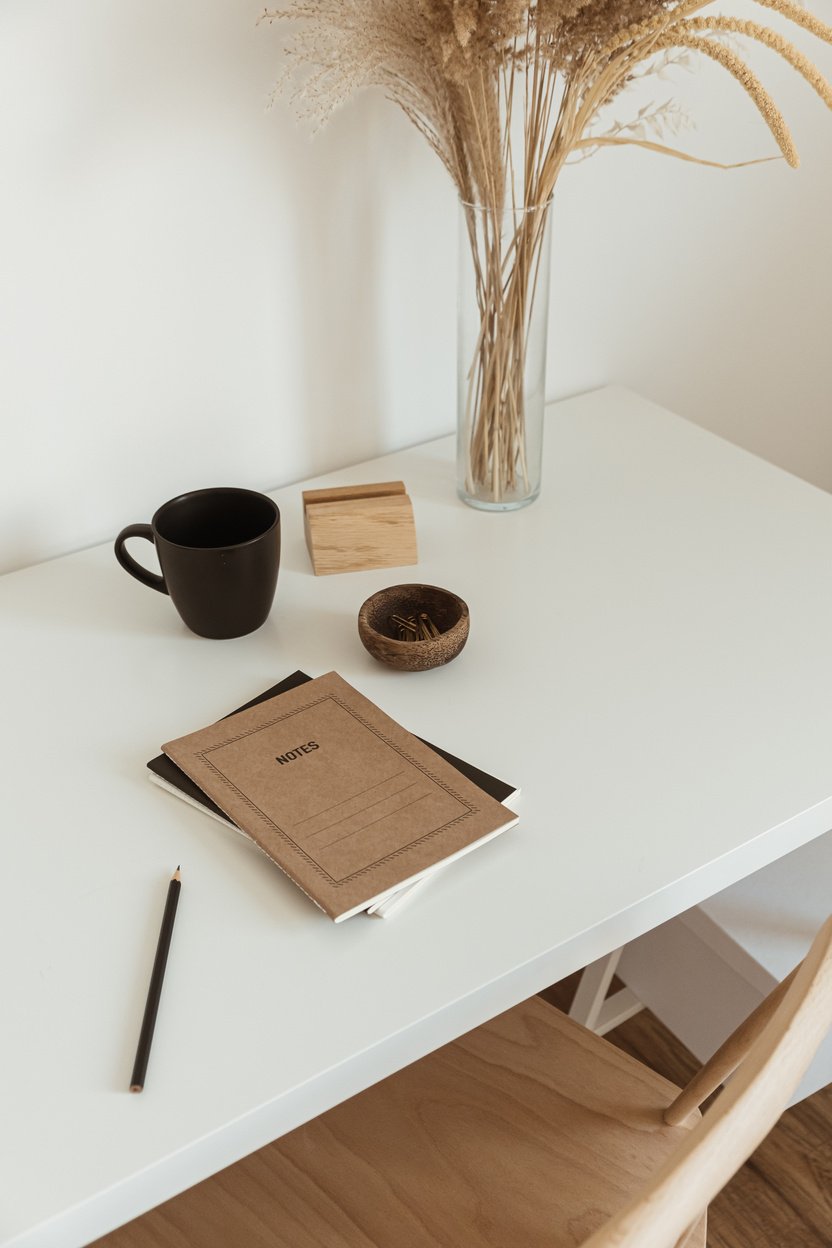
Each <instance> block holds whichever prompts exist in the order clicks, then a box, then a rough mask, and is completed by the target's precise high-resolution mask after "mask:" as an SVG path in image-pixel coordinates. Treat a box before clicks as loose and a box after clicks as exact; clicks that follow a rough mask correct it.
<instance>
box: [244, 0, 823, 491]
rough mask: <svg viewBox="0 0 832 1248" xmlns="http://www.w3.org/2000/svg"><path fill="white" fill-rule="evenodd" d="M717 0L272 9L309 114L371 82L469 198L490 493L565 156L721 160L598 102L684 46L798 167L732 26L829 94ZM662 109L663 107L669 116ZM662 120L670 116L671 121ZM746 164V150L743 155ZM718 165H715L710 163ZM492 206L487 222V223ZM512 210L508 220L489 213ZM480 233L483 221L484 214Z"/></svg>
mask: <svg viewBox="0 0 832 1248" xmlns="http://www.w3.org/2000/svg"><path fill="white" fill-rule="evenodd" d="M757 3H758V4H759V5H760V6H761V7H763V8H767V9H770V10H773V11H774V12H776V13H777V14H779V15H780V16H781V17H782V18H785V19H786V20H787V21H788V22H790V23H792V24H793V25H795V26H797V27H800V28H801V29H802V30H805V31H807V32H808V33H810V34H811V35H813V36H815V37H816V38H818V39H821V40H823V41H825V42H827V43H832V27H830V26H829V25H827V24H826V23H824V22H823V21H821V20H820V19H819V18H818V17H816V16H815V15H814V14H812V13H810V12H809V11H808V10H806V9H804V8H802V7H801V6H800V5H799V4H798V3H795V0H757ZM712 4H713V0H285V4H284V7H283V8H281V9H279V10H267V11H266V13H265V14H264V17H265V18H267V19H268V20H280V21H289V22H290V23H291V27H290V32H289V35H288V38H287V42H286V53H287V70H288V74H287V76H288V78H289V79H290V80H291V82H292V84H293V87H292V89H293V91H294V98H295V100H296V103H297V105H298V107H299V109H300V110H301V111H302V112H304V113H305V114H306V115H308V116H310V117H311V118H312V119H313V120H314V121H315V122H316V123H318V124H321V123H323V122H324V121H325V120H326V118H327V117H328V116H329V115H330V114H331V113H332V111H333V110H334V109H336V108H338V107H339V106H340V105H341V104H343V103H344V102H345V101H346V100H347V99H348V98H349V97H350V96H351V95H352V94H353V93H354V92H356V91H358V90H360V89H362V88H364V87H378V88H380V89H381V90H382V91H384V92H385V94H386V95H387V96H388V98H389V99H390V100H392V101H393V102H394V103H395V104H397V105H398V106H399V107H400V108H401V109H402V110H403V111H404V112H405V114H406V115H407V116H408V117H409V118H410V120H411V121H412V122H413V124H414V125H415V126H416V127H417V129H418V130H419V131H420V132H421V133H422V134H423V135H424V137H425V138H426V139H427V141H428V143H429V144H430V145H431V147H432V148H433V150H434V151H435V152H436V154H437V156H439V158H440V160H441V161H442V163H443V164H444V165H445V167H446V169H447V170H448V172H449V174H450V175H451V177H452V179H453V181H454V183H455V185H456V188H457V191H458V192H459V196H460V199H461V201H462V202H463V204H470V205H476V206H477V208H476V209H472V210H471V212H470V220H469V237H470V241H471V247H472V254H473V256H474V262H475V272H476V297H477V301H478V307H479V313H480V316H481V318H482V332H481V334H480V337H479V341H478V346H477V357H476V358H475V360H474V361H473V363H472V367H471V371H470V374H469V378H470V387H469V403H468V407H469V428H470V478H471V486H472V488H473V489H479V490H480V491H484V492H486V493H488V495H489V497H492V498H493V501H494V502H499V501H500V499H501V498H503V497H505V496H506V495H507V494H509V493H511V492H512V491H516V490H517V489H518V488H521V489H522V485H523V482H524V479H525V478H526V475H527V469H526V464H525V442H524V413H523V363H524V359H525V336H526V333H527V328H528V316H529V310H530V306H531V302H532V300H533V296H534V283H535V276H536V273H537V266H538V263H539V257H540V247H541V242H542V236H543V230H544V228H545V221H546V215H547V213H546V209H547V206H548V204H549V201H550V199H551V196H552V192H553V190H554V187H555V183H556V182H557V179H558V176H559V174H560V172H561V170H562V168H563V166H564V164H565V163H566V161H567V160H568V159H569V157H570V155H573V154H576V153H577V154H578V155H583V154H587V153H589V152H591V151H594V150H598V149H600V148H602V147H606V146H627V145H629V146H636V147H641V148H643V149H647V150H650V151H654V152H659V153H661V154H665V155H670V156H675V157H678V158H681V159H683V160H695V161H697V163H701V164H710V165H716V164H717V162H714V161H706V160H704V159H700V158H697V157H693V156H689V155H687V154H686V153H684V152H680V151H679V150H678V149H676V148H675V147H672V146H669V145H667V144H665V143H662V142H658V141H657V138H658V137H660V134H658V135H657V137H655V138H648V137H647V134H646V131H647V128H648V127H647V126H646V125H644V124H642V125H639V124H638V123H639V122H644V120H645V118H647V117H648V116H649V117H650V118H652V122H651V125H650V127H649V128H650V130H651V133H653V134H656V132H657V131H660V129H661V126H660V123H661V120H662V112H661V110H656V111H654V113H651V114H645V113H643V112H642V114H641V116H640V117H639V118H636V119H635V122H634V123H633V124H631V125H626V124H625V125H616V126H614V127H613V129H612V131H610V130H607V131H606V132H603V133H600V134H597V133H594V132H593V126H594V125H595V124H596V123H597V121H598V118H599V114H602V113H603V110H604V109H605V108H606V107H607V106H608V105H609V104H610V103H611V102H612V101H613V100H615V99H616V98H617V97H618V96H619V95H620V94H621V93H622V92H623V91H624V90H625V89H626V88H627V87H628V86H629V85H630V84H632V83H633V82H634V81H635V80H636V79H637V78H640V77H643V76H644V74H645V72H648V73H649V72H653V71H657V70H660V69H661V68H662V67H663V66H664V65H666V64H667V63H668V61H672V60H673V59H674V58H676V57H678V55H679V53H680V52H681V53H692V54H694V55H696V54H699V55H701V56H704V57H707V58H709V59H710V60H711V61H713V62H715V63H716V64H717V65H720V66H721V67H722V68H723V69H725V70H726V71H727V73H728V74H730V75H731V77H732V78H733V79H734V80H735V81H736V82H737V83H738V84H739V85H740V86H741V87H742V88H743V90H744V91H745V92H746V94H747V95H748V97H749V98H750V100H751V101H752V103H753V104H754V105H755V107H756V108H757V109H758V111H759V113H760V115H761V116H762V118H763V120H764V122H765V124H766V125H767V126H768V129H769V131H770V132H771V134H772V136H773V138H774V140H775V142H776V144H777V147H778V149H779V152H780V154H781V155H782V156H783V157H784V159H785V160H786V161H787V163H788V164H789V165H790V166H792V167H796V166H797V165H798V163H799V159H798V154H797V150H796V148H795V144H794V141H793V139H792V136H791V133H790V131H789V128H788V125H787V124H786V121H785V119H784V117H783V115H782V113H781V111H780V109H779V108H778V106H777V104H776V103H775V102H774V100H773V99H772V97H771V96H770V95H769V93H768V92H767V90H766V89H765V87H764V86H763V84H762V82H761V81H760V79H759V78H758V77H757V75H756V74H755V73H754V72H753V71H752V70H751V69H750V67H749V66H748V64H747V63H746V62H745V61H744V60H743V57H742V56H741V55H740V53H739V52H738V51H736V50H735V49H734V46H733V45H731V46H729V44H728V43H727V42H726V36H730V37H731V39H733V38H734V37H737V38H738V39H739V40H743V39H747V40H749V41H752V42H754V43H759V44H762V45H764V46H765V47H767V48H768V49H770V50H771V51H772V52H774V53H776V54H777V55H779V56H780V57H782V59H783V60H785V61H786V62H787V63H788V64H789V65H791V66H792V67H793V68H794V69H795V70H796V71H797V72H798V73H799V74H800V75H802V77H803V78H804V79H805V80H806V81H807V83H808V84H809V85H810V86H811V87H812V88H813V89H814V90H815V91H816V92H817V94H818V95H819V97H820V98H821V99H822V100H823V101H824V102H825V103H826V104H827V105H828V106H829V107H832V87H830V84H829V83H828V82H827V81H826V79H825V78H824V77H823V75H822V74H821V73H820V71H819V70H818V69H817V67H816V66H815V65H814V64H813V63H812V62H811V61H810V60H809V58H808V57H807V56H806V55H805V54H804V53H803V52H801V51H800V50H799V49H798V48H796V47H795V46H794V45H793V44H792V43H791V42H790V41H789V40H788V39H787V38H786V37H785V36H784V35H783V34H781V33H780V32H778V31H775V30H773V29H771V28H769V27H767V26H765V25H762V24H760V23H758V22H754V21H746V20H742V19H739V18H734V17H730V16H727V15H722V14H713V15H712V14H711V12H710V10H711V8H712ZM672 115H673V114H672V110H671V111H668V112H667V114H666V116H667V118H669V117H671V116H672ZM671 128H672V127H671ZM745 163H753V162H745ZM720 167H723V168H724V167H726V166H720ZM481 209H485V210H487V213H489V214H491V215H492V219H493V222H494V223H495V224H493V225H492V227H490V228H489V227H488V226H485V227H484V226H483V222H484V221H487V216H486V215H485V214H484V213H483V212H482V211H480V210H481ZM508 210H512V211H513V212H515V213H517V214H518V215H517V217H516V220H517V222H518V224H517V226H516V232H515V234H514V236H513V237H512V238H510V239H509V240H508V242H507V243H504V242H502V241H501V235H500V231H499V228H498V226H497V225H496V222H497V221H498V220H500V219H501V218H502V216H503V214H504V213H505V212H506V211H508ZM484 228H485V230H486V236H483V229H484Z"/></svg>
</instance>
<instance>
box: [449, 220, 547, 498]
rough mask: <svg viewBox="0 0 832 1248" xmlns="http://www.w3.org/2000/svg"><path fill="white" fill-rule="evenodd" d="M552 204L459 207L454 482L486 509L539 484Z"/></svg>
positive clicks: (531, 494)
mask: <svg viewBox="0 0 832 1248" xmlns="http://www.w3.org/2000/svg"><path fill="white" fill-rule="evenodd" d="M550 213H551V207H550V204H549V203H547V204H545V205H543V206H542V207H539V208H507V209H505V210H504V211H501V212H495V211H494V210H493V209H491V208H486V207H483V206H482V205H479V204H466V203H462V202H460V206H459V313H458V343H457V350H458V365H457V366H458V373H459V376H458V416H457V491H458V493H459V496H460V498H461V499H462V500H463V501H464V502H466V503H469V504H470V506H472V507H479V508H481V509H482V510H485V511H512V510H515V509H516V508H518V507H525V506H527V505H528V504H529V503H532V502H534V500H535V499H536V498H537V496H538V494H539V493H540V473H541V458H542V454H543V408H544V403H545V398H546V330H547V323H548V317H549V253H550V233H551V231H550V229H549V228H548V226H549V216H550Z"/></svg>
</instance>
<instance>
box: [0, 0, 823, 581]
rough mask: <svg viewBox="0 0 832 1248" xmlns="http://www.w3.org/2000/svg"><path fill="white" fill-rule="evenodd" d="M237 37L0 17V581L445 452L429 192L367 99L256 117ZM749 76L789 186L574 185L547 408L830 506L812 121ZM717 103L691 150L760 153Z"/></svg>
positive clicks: (444, 390) (744, 179) (808, 112)
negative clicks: (328, 109)
mask: <svg viewBox="0 0 832 1248" xmlns="http://www.w3.org/2000/svg"><path fill="white" fill-rule="evenodd" d="M743 2H744V3H745V7H746V8H748V7H749V0H743ZM814 4H815V7H816V8H817V9H818V11H821V10H823V11H824V12H825V15H826V16H827V17H830V16H832V7H831V6H830V3H829V0H814ZM720 7H727V6H720ZM261 9H262V4H261V3H260V2H259V0H257V2H255V0H244V2H242V3H241V2H240V0H237V2H236V3H232V2H231V0H173V2H171V0H119V3H116V4H114V3H112V0H3V2H2V4H1V5H0V169H1V170H2V193H1V194H0V421H1V422H2V448H3V453H2V466H0V489H2V494H0V569H10V568H14V567H17V566H20V565H22V564H25V563H28V562H31V561H34V560H39V559H43V558H47V557H49V556H51V555H54V554H56V553H59V552H62V551H65V550H70V549H73V548H77V547H79V546H82V545H85V544H89V543H91V542H95V541H99V540H104V539H106V538H110V537H111V536H112V535H113V534H114V533H115V532H116V531H117V530H118V529H119V528H120V527H121V526H122V525H123V524H126V523H128V522H131V521H134V520H143V519H149V517H150V514H151V512H152V510H153V508H154V506H155V505H156V504H158V503H159V502H161V501H163V500H164V499H165V498H168V497H170V496H171V495H172V494H174V493H176V492H177V491H179V490H182V489H188V488H195V487H199V486H202V485H208V484H212V483H221V482H226V483H235V484H240V485H250V486H253V487H255V488H271V487H274V486H276V485H279V484H282V483H285V482H287V481H291V480H295V479H298V478H301V477H303V476H306V475H309V474H311V473H312V472H315V471H322V470H324V469H325V468H328V467H335V466H338V465H342V464H347V463H350V462H354V461H358V460H360V459H362V458H365V457H367V456H369V455H372V454H374V453H379V452H381V451H383V450H387V449H392V448H395V447H398V446H402V445H406V444H408V443H412V442H418V441H422V440H424V439H426V438H429V437H432V436H436V435H438V434H440V433H443V432H445V431H448V430H450V429H451V427H452V424H453V420H454V393H455V385H454V377H455V362H454V342H455V301H456V279H455V247H456V215H455V203H454V194H453V191H452V188H451V186H450V183H449V181H448V180H447V178H446V175H445V173H444V171H443V170H442V169H441V168H440V167H439V166H438V164H437V162H436V160H435V158H434V157H433V155H432V154H431V153H430V152H429V151H428V150H427V148H426V146H425V145H424V143H423V142H422V140H421V139H420V138H419V136H418V135H416V134H415V132H413V131H412V129H411V128H410V127H409V125H408V124H407V123H406V122H405V121H404V119H403V118H401V117H400V116H399V115H398V114H397V113H396V112H395V111H394V110H393V109H392V108H391V107H390V106H389V105H387V104H386V103H385V102H384V101H383V100H380V99H377V98H372V97H365V98H362V99H361V100H359V101H357V102H355V103H354V104H353V105H351V106H350V107H349V108H348V109H347V110H345V111H343V112H342V113H340V114H339V115H338V116H337V117H336V118H335V119H334V121H333V122H332V123H331V125H330V126H329V128H328V129H327V130H326V131H324V132H323V133H322V134H320V135H318V136H317V137H315V138H314V139H311V138H310V136H309V134H308V132H307V131H306V130H304V129H303V128H302V127H301V126H299V125H298V124H297V123H296V121H295V119H294V117H293V115H292V113H291V111H290V109H289V107H288V106H287V105H286V104H285V103H284V102H278V103H277V105H276V106H275V107H273V108H272V109H271V110H269V109H268V108H267V103H268V97H269V92H270V89H271V86H272V83H273V81H274V79H275V77H276V75H277V72H278V66H279V46H280V41H281V31H280V29H279V28H277V27H269V26H266V25H259V26H258V25H257V24H256V19H257V16H258V14H259V12H260V11H261ZM734 11H737V10H736V9H735V10H734ZM757 12H758V15H759V12H760V11H759V10H758V11H757ZM766 16H770V15H768V14H766ZM801 42H802V44H803V46H804V47H807V48H808V49H812V41H811V40H810V39H808V38H807V37H804V38H803V39H802V40H801ZM830 52H832V50H830V49H829V48H823V49H822V50H821V51H820V53H819V57H818V59H819V60H820V62H821V63H822V64H823V65H824V66H825V68H826V71H827V73H829V72H832V55H830ZM755 63H756V64H757V65H758V66H759V67H760V69H761V70H762V71H764V72H765V75H766V80H767V82H768V83H769V84H770V85H771V87H772V90H773V92H774V94H775V95H776V97H777V98H778V99H779V100H780V101H781V103H783V105H784V106H785V107H786V111H787V112H788V115H789V118H790V120H791V121H792V122H793V128H794V131H795V134H796V138H797V140H798V145H799V147H800V149H801V153H802V155H803V158H804V165H803V168H802V169H801V170H800V171H799V172H798V173H791V172H790V171H789V170H788V169H787V168H786V167H785V165H784V164H783V163H782V162H776V163H772V164H767V165H762V166H758V167H755V168H752V169H748V170H741V171H737V172H733V173H723V172H718V171H715V170H708V169H702V168H698V167H696V166H693V165H685V164H682V163H679V162H675V161H667V160H663V159H662V158H660V157H657V156H652V155H647V154H643V153H638V152H635V151H633V150H629V151H626V152H610V153H606V154H603V155H601V156H599V157H596V158H593V159H592V160H590V161H587V162H585V163H582V164H581V165H579V166H578V167H576V168H575V169H572V170H569V171H567V173H566V175H565V176H564V178H563V180H562V182H561V185H560V188H559V191H558V201H557V210H556V211H557V217H556V235H555V240H554V241H555V246H554V252H553V273H554V277H553V287H552V304H551V306H552V318H551V330H550V365H549V394H550V396H551V397H556V396H558V395H562V394H567V393H574V392H576V391H579V390H583V389H587V388H590V387H594V386H598V385H601V384H604V383H606V382H608V381H616V382H621V383H624V384H626V385H629V386H632V387H633V388H635V389H638V390H640V391H642V392H643V393H645V394H646V395H648V396H650V397H653V398H656V399H658V400H659V401H661V402H663V403H666V404H667V405H668V406H669V407H671V408H674V409H676V410H677V411H679V412H681V413H682V414H684V415H687V416H689V417H691V418H692V419H695V420H698V421H700V422H701V423H702V424H704V425H707V426H708V427H709V428H712V429H715V430H718V431H719V432H722V433H724V434H725V435H726V436H727V437H729V438H732V439H734V440H736V441H738V442H741V443H743V444H744V445H747V446H749V447H750V448H752V449H754V450H757V451H758V452H759V453H761V454H763V455H765V456H767V457H769V458H771V459H773V460H775V461H777V462H779V463H781V464H783V465H784V466H786V467H788V468H790V469H792V470H793V471H795V472H798V473H801V474H802V475H805V476H806V477H808V478H810V479H811V480H814V481H816V482H818V483H819V484H822V485H824V486H827V487H832V429H830V423H829V421H828V419H827V417H828V413H829V399H828V395H829V393H830V390H832V359H830V355H832V352H830V345H829V342H828V337H829V327H830V323H832V315H830V314H831V313H832V260H831V259H830V249H829V245H828V242H827V238H828V222H829V204H830V203H832V162H831V161H830V153H831V152H832V118H830V117H829V115H828V112H827V110H826V109H825V108H824V106H823V105H822V104H821V103H820V102H819V101H818V100H817V99H816V98H815V97H814V96H813V95H812V93H811V91H810V90H809V88H808V87H807V86H806V84H805V83H803V82H801V80H800V79H799V78H798V77H797V76H796V75H794V74H793V73H792V71H790V70H788V69H787V68H786V67H782V68H781V67H780V66H779V65H778V64H777V62H776V61H775V59H774V58H773V57H772V55H771V54H770V53H768V52H766V51H765V50H763V51H762V52H761V53H760V55H759V56H758V57H757V58H755ZM719 74H720V71H719V70H717V69H716V68H715V67H714V68H711V67H706V68H705V69H704V70H703V71H702V72H701V74H699V75H697V76H696V77H689V76H686V75H683V76H682V79H681V81H680V83H679V90H678V92H677V94H679V95H680V96H681V95H682V94H684V96H685V98H687V99H688V100H689V101H690V103H691V109H692V111H694V112H696V114H697V115H698V116H699V118H700V128H699V130H698V132H695V133H693V134H691V135H690V136H686V137H685V142H686V144H687V146H688V147H689V149H691V150H696V151H699V152H702V153H703V154H705V155H709V156H713V155H715V156H716V157H717V158H721V159H743V158H747V157H748V156H753V155H759V154H764V153H767V152H769V151H770V150H771V148H772V143H771V140H770V139H769V137H768V135H767V132H766V131H765V129H764V128H763V127H762V125H761V124H758V121H757V118H756V115H755V113H754V110H753V107H752V105H751V104H750V103H749V101H748V100H747V99H746V98H745V97H744V96H743V94H742V92H741V91H740V90H739V88H737V87H736V86H735V85H734V84H732V83H729V82H727V81H722V80H721V79H720V76H719ZM620 111H621V110H620Z"/></svg>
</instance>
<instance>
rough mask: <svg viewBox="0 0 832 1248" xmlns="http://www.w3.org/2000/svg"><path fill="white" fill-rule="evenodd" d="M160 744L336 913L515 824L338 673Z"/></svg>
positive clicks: (342, 914)
mask: <svg viewBox="0 0 832 1248" xmlns="http://www.w3.org/2000/svg"><path fill="white" fill-rule="evenodd" d="M162 749H163V751H164V752H165V754H167V756H168V757H169V758H171V759H172V760H173V762H175V763H176V764H177V766H179V767H181V769H182V770H183V771H184V772H185V773H186V774H187V775H188V776H190V777H191V779H192V780H194V781H195V782H196V783H197V784H198V785H199V787H200V788H201V789H202V790H203V792H205V793H207V795H208V796H209V797H210V798H211V799H212V800H213V801H214V802H215V803H216V804H217V806H219V807H220V809H221V810H223V811H224V812H225V813H226V814H227V815H228V816H229V818H230V819H232V820H233V821H234V823H236V824H237V825H238V827H240V828H242V829H243V831H244V832H247V833H248V835H249V836H250V837H251V838H252V839H253V840H254V841H255V842H256V843H257V844H258V845H259V846H260V848H261V849H262V850H264V851H265V853H267V854H268V855H269V857H270V858H272V859H273V860H274V862H276V863H277V865H278V866H279V867H280V868H281V869H282V870H283V871H284V872H285V873H286V874H287V875H288V876H289V877H290V878H291V879H292V880H294V882H295V883H296V884H297V885H298V886H299V887H300V888H302V889H303V891H304V892H305V893H306V894H307V895H308V896H309V897H310V898H311V899H312V900H313V901H314V902H315V903H316V904H317V905H319V906H320V907H321V909H322V910H324V911H325V912H326V913H327V914H328V915H329V916H330V917H331V918H333V919H335V920H336V922H337V921H339V920H341V919H346V918H349V917H350V916H351V915H353V914H357V913H358V912H359V911H361V910H366V909H367V907H368V906H371V905H373V904H374V903H375V902H378V901H380V900H381V899H382V898H383V897H384V896H385V895H386V894H388V893H390V892H392V891H393V890H395V889H398V888H401V887H402V885H404V884H407V883H410V882H412V881H414V880H416V879H418V878H419V877H420V876H421V875H423V874H425V873H426V872H428V871H431V870H433V869H434V868H435V867H436V866H438V865H439V864H440V863H446V862H448V861H449V860H451V859H453V858H456V857H459V856H460V855H462V854H464V853H467V852H468V851H469V850H471V849H473V848H474V847H475V846H477V845H479V844H481V843H482V842H483V841H485V840H489V839H490V838H491V837H493V836H496V835H497V834H498V833H499V832H502V831H504V830H505V829H506V828H508V827H511V826H512V824H514V823H516V822H517V819H516V817H515V816H513V815H512V813H511V812H510V811H509V810H507V809H506V807H505V806H502V805H501V804H500V803H499V802H497V801H495V800H494V799H493V798H490V797H488V795H487V794H485V793H483V791H482V789H480V788H478V787H477V785H475V784H473V783H472V782H471V781H470V780H468V779H466V777H465V776H462V775H461V774H460V773H459V772H458V771H457V770H456V768H454V767H452V766H451V764H450V763H447V762H446V761H445V760H444V759H443V758H440V757H439V756H438V755H437V754H435V753H434V752H433V751H432V750H430V749H429V748H428V747H427V746H426V745H424V744H423V743H422V742H421V741H419V740H418V738H416V737H414V736H413V735H412V734H411V733H409V732H407V731H406V730H405V729H404V728H402V727H401V725H399V724H397V723H396V722H395V720H392V719H390V717H389V716H387V715H385V714H384V712H383V711H381V710H380V709H379V708H378V707H377V706H375V705H374V703H372V702H370V701H369V700H368V699H367V698H365V697H363V696H362V694H360V693H359V692H358V691H357V690H356V689H354V688H353V687H352V686H351V685H349V684H347V682H346V681H345V680H343V679H342V678H341V677H340V676H338V675H337V673H335V672H329V673H328V674H327V675H326V676H319V677H318V678H317V679H316V680H311V681H309V682H308V683H307V684H305V685H302V686H300V687H299V688H297V689H292V690H290V691H288V692H287V693H283V694H281V696H280V698H279V699H276V700H273V701H270V702H265V703H261V704H260V705H258V706H253V707H251V709H250V710H247V711H241V712H240V713H239V714H237V715H234V716H233V718H232V719H230V720H227V721H224V720H220V722H219V723H216V724H211V725H210V726H209V727H208V728H203V729H201V730H200V731H199V732H194V733H191V734H190V735H189V736H186V737H180V738H179V739H178V740H176V741H170V742H168V743H167V744H166V745H163V746H162Z"/></svg>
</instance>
